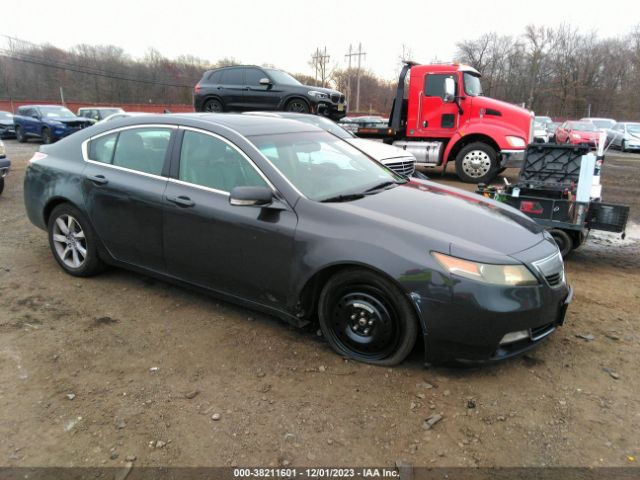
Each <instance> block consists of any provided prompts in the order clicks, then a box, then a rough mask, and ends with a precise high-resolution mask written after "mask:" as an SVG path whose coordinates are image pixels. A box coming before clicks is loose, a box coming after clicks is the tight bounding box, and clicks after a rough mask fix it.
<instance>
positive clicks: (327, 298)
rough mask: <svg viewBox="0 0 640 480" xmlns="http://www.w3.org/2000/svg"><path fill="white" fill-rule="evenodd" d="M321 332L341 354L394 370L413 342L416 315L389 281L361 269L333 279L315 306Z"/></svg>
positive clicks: (416, 322) (341, 273)
mask: <svg viewBox="0 0 640 480" xmlns="http://www.w3.org/2000/svg"><path fill="white" fill-rule="evenodd" d="M318 315H319V319H320V328H321V330H322V333H323V334H324V336H325V338H326V339H327V341H328V342H329V344H330V345H331V347H332V348H333V349H334V350H335V351H336V352H338V353H339V354H341V355H344V356H345V357H348V358H352V359H354V360H359V361H361V362H366V363H372V364H375V365H387V366H390V365H397V364H398V363H400V362H402V361H403V360H404V359H405V358H406V357H407V355H409V353H410V352H411V350H412V348H413V346H414V344H415V341H416V337H417V331H418V321H417V318H416V314H415V312H414V310H413V308H412V307H411V304H410V303H409V300H408V299H407V298H406V296H405V295H404V293H403V292H402V291H401V290H400V289H399V288H398V287H397V286H396V285H395V284H394V283H392V282H391V281H390V280H387V279H385V278H384V277H382V276H380V275H377V274H375V273H373V272H370V271H368V270H365V269H350V270H344V271H342V272H339V273H337V274H336V275H334V276H333V277H332V278H331V279H330V280H329V281H328V282H327V284H326V285H325V287H324V288H323V290H322V293H321V295H320V301H319V305H318Z"/></svg>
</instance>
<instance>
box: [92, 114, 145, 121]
mask: <svg viewBox="0 0 640 480" xmlns="http://www.w3.org/2000/svg"><path fill="white" fill-rule="evenodd" d="M141 115H149V112H121V113H112V114H111V115H109V116H108V117H105V119H104V120H103V121H104V122H112V121H113V120H118V119H120V118H129V117H139V116H141Z"/></svg>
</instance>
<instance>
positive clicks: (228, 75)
mask: <svg viewBox="0 0 640 480" xmlns="http://www.w3.org/2000/svg"><path fill="white" fill-rule="evenodd" d="M242 70H243V69H242V68H230V69H229V70H224V75H222V83H223V84H224V85H243V80H242Z"/></svg>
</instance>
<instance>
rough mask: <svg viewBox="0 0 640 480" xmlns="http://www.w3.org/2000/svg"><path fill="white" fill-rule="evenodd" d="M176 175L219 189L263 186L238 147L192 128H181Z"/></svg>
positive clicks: (183, 179) (227, 190)
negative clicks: (178, 167)
mask: <svg viewBox="0 0 640 480" xmlns="http://www.w3.org/2000/svg"><path fill="white" fill-rule="evenodd" d="M178 178H179V179H180V180H182V181H184V182H189V183H193V184H195V185H200V186H202V187H208V188H213V189H214V190H221V191H223V192H230V191H231V190H232V189H233V188H234V187H238V186H252V187H263V186H264V187H266V186H267V184H266V182H265V181H264V180H263V179H262V177H261V176H260V174H259V173H258V172H257V171H256V169H255V168H254V167H253V165H251V163H249V161H248V160H247V159H246V158H245V157H244V156H243V155H241V154H240V152H238V150H236V149H235V148H233V147H231V146H229V145H228V144H227V143H226V142H224V141H223V140H221V139H219V138H217V137H213V136H211V135H207V134H204V133H198V132H192V131H186V132H184V138H183V140H182V149H181V152H180V172H179V176H178Z"/></svg>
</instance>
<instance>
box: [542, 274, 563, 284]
mask: <svg viewBox="0 0 640 480" xmlns="http://www.w3.org/2000/svg"><path fill="white" fill-rule="evenodd" d="M544 278H545V279H546V280H547V283H548V284H549V285H551V286H552V287H555V286H556V285H559V284H560V282H561V281H562V273H561V272H558V273H554V274H553V275H547V276H545V277H544Z"/></svg>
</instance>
